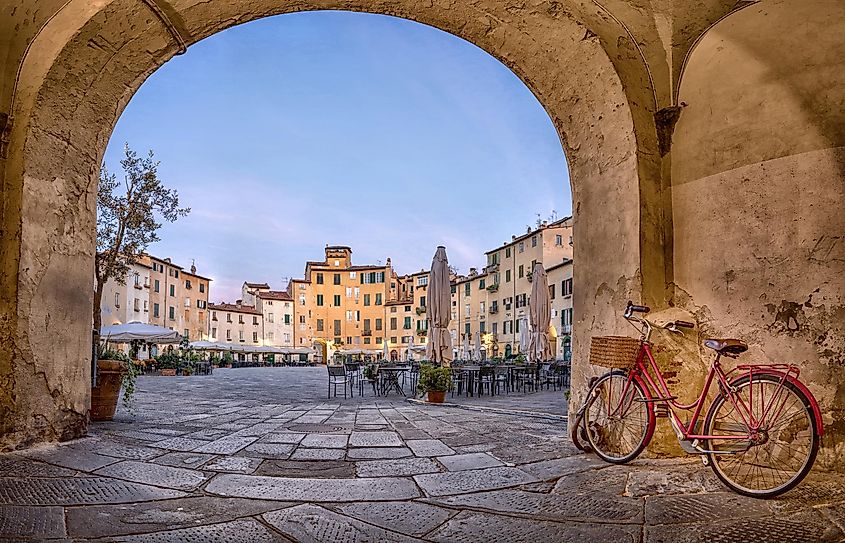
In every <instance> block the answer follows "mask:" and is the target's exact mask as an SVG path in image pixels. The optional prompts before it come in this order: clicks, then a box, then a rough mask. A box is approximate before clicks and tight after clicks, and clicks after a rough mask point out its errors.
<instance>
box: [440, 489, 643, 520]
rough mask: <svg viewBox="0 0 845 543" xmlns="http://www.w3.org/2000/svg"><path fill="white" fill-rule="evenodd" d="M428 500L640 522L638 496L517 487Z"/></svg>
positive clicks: (514, 511)
mask: <svg viewBox="0 0 845 543" xmlns="http://www.w3.org/2000/svg"><path fill="white" fill-rule="evenodd" d="M428 501H429V502H430V503H435V504H439V505H445V506H449V507H458V508H463V509H480V510H485V511H489V512H493V513H509V514H514V515H521V516H526V517H531V518H538V519H543V520H551V521H567V520H576V521H579V522H601V521H612V522H618V523H636V524H642V521H643V504H642V500H641V499H637V498H625V497H620V496H612V495H608V494H604V493H602V492H600V491H597V492H591V493H586V494H576V493H573V494H567V495H561V494H538V493H535V492H523V491H519V490H497V491H492V492H482V493H477V494H466V495H462V496H449V497H445V498H432V499H430V500H428Z"/></svg>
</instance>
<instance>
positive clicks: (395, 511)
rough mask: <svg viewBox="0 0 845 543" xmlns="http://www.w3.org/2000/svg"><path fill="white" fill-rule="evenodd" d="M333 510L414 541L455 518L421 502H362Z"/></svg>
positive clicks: (449, 512)
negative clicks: (411, 537) (409, 537)
mask: <svg viewBox="0 0 845 543" xmlns="http://www.w3.org/2000/svg"><path fill="white" fill-rule="evenodd" d="M333 509H336V510H337V511H339V512H341V513H344V514H345V515H347V516H350V517H354V518H356V519H359V520H363V521H364V522H367V523H369V524H375V525H376V526H381V527H382V528H387V529H389V530H393V531H397V532H401V533H403V534H406V535H409V536H415V537H422V536H424V535H425V534H427V533H428V532H430V531H432V530H433V529H435V528H437V527H438V526H440V525H441V524H443V523H444V522H446V521H447V520H449V518H450V517H452V516H453V515H455V514H456V513H455V512H454V511H450V510H448V509H444V508H442V507H437V506H434V505H430V504H427V503H421V502H359V503H350V504H341V505H335V506H333Z"/></svg>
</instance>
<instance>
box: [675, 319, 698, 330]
mask: <svg viewBox="0 0 845 543" xmlns="http://www.w3.org/2000/svg"><path fill="white" fill-rule="evenodd" d="M675 326H679V327H681V328H695V324H694V323H692V322H688V321H675Z"/></svg>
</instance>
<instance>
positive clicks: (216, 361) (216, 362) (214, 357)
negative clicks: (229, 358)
mask: <svg viewBox="0 0 845 543" xmlns="http://www.w3.org/2000/svg"><path fill="white" fill-rule="evenodd" d="M208 361H209V362H211V368H212V369H215V370H216V369H217V368H219V367H220V355H218V354H217V353H211V356H209V357H208Z"/></svg>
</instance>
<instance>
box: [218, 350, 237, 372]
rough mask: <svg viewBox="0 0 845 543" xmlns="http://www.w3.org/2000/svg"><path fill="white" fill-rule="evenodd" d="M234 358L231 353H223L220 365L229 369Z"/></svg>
mask: <svg viewBox="0 0 845 543" xmlns="http://www.w3.org/2000/svg"><path fill="white" fill-rule="evenodd" d="M234 360H235V358H234V357H233V356H232V353H223V360H222V361H221V362H220V367H221V368H229V369H231V368H232V362H234Z"/></svg>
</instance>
